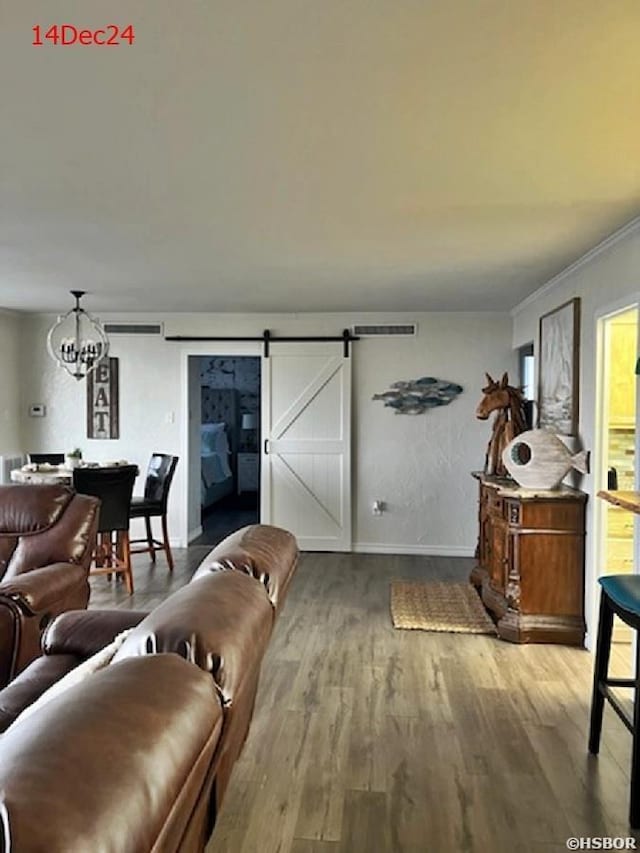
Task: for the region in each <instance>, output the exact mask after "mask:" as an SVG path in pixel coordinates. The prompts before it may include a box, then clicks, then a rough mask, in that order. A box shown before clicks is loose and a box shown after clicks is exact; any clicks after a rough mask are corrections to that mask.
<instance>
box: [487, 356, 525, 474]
mask: <svg viewBox="0 0 640 853" xmlns="http://www.w3.org/2000/svg"><path fill="white" fill-rule="evenodd" d="M485 376H486V377H487V384H486V385H485V387H484V388H483V389H482V394H483V396H482V399H481V400H480V402H479V403H478V406H477V408H476V417H477V418H478V419H479V420H481V421H486V420H487V418H488V417H489V415H490V414H491V412H496V413H497V414H496V416H495V418H494V421H493V428H492V433H491V438H490V440H489V444H488V446H487V454H486V456H485V461H484V473H485V474H489V475H494V476H498V477H505V476H507V471H506V469H505V467H504V465H503V464H502V451H503V450H504V448H505V447H506V446H507V444H509V442H510V441H511V440H512V439H513V438H515V437H516V436H517V435H520V433H521V432H524V431H525V430H526V429H527V424H526V417H525V412H524V400H523V398H522V391H521V390H520V388H515V387H514V386H513V385H509V375H508V374H507V373H504V374H503V375H502V379H501V380H500V381H499V382H497V381H496V380H495V379H492V378H491V376H490V375H489V374H488V373H485Z"/></svg>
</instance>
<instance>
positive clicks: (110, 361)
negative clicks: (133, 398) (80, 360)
mask: <svg viewBox="0 0 640 853" xmlns="http://www.w3.org/2000/svg"><path fill="white" fill-rule="evenodd" d="M87 438H120V422H119V418H118V359H117V358H103V359H102V361H101V362H99V364H98V366H97V367H96V369H95V370H94V371H92V372H91V373H90V374H89V376H88V377H87Z"/></svg>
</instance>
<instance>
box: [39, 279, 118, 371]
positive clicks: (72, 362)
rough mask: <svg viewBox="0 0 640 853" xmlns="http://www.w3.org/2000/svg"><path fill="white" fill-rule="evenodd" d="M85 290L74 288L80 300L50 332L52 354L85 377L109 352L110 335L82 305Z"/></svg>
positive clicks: (48, 344) (70, 369)
mask: <svg viewBox="0 0 640 853" xmlns="http://www.w3.org/2000/svg"><path fill="white" fill-rule="evenodd" d="M85 292H86V291H84V290H72V291H71V295H72V296H74V297H75V300H76V304H75V306H74V307H73V308H71V310H69V311H67V313H66V314H64V315H61V316H59V317H58V319H57V320H56V322H55V323H54V324H53V326H52V327H51V328H50V329H49V334H48V335H47V348H48V350H49V355H50V356H51V358H53V359H54V360H55V361H57V362H58V364H59V365H60V367H64V369H65V370H66V371H67V373H69V374H70V375H71V376H74V377H75V378H76V379H84V378H85V376H88V375H89V373H91V371H92V370H94V369H95V368H96V367H97V365H98V362H99V361H100V359H102V358H104V357H105V356H106V355H107V354H108V352H109V338H108V337H107V333H106V332H105V330H104V329H103V328H102V326H101V325H100V322H99V321H98V320H97V319H96V318H95V317H92V316H91V314H89V312H88V311H85V310H84V308H81V307H80V300H81V299H82V297H83V296H84V295H85Z"/></svg>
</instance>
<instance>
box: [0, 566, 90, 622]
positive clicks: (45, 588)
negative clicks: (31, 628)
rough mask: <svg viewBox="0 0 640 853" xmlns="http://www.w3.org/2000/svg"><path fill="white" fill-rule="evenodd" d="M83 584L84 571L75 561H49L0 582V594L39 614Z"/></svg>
mask: <svg viewBox="0 0 640 853" xmlns="http://www.w3.org/2000/svg"><path fill="white" fill-rule="evenodd" d="M83 583H87V570H86V569H85V568H83V567H82V566H78V565H77V564H76V563H52V564H51V565H50V566H43V567H42V568H40V569H33V571H30V572H25V573H24V574H22V575H16V576H15V577H12V578H10V579H9V580H6V581H3V582H2V583H0V595H3V596H6V597H7V598H10V599H11V600H12V601H15V602H16V603H17V604H18V605H19V606H20V607H21V608H22V609H23V610H24V611H26V612H27V613H29V614H31V615H35V614H36V613H42V611H45V610H47V609H49V608H50V607H51V606H52V605H53V604H55V603H56V602H58V601H60V599H63V598H65V597H66V596H68V595H69V592H70V590H73V589H74V588H75V587H77V586H80V585H82V584H83Z"/></svg>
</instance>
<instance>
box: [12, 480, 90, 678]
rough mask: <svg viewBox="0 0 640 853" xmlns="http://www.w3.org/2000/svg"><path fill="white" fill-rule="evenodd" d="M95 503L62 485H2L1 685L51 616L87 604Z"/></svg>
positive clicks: (34, 652)
mask: <svg viewBox="0 0 640 853" xmlns="http://www.w3.org/2000/svg"><path fill="white" fill-rule="evenodd" d="M99 505H100V502H99V501H97V500H96V499H95V498H89V497H86V496H85V495H76V494H75V493H74V492H73V491H72V490H71V489H68V488H67V487H66V486H59V485H51V486H45V485H38V486H35V485H34V486H28V485H24V486H22V485H20V486H0V687H4V685H6V684H8V683H9V681H11V680H12V679H13V678H14V677H15V676H16V675H17V674H18V673H19V672H20V671H21V670H23V669H24V668H25V667H26V666H27V664H28V663H30V661H32V660H33V659H34V658H36V657H38V655H39V654H40V653H41V652H40V637H41V634H42V632H43V630H44V629H45V627H46V626H47V624H48V623H49V622H50V621H51V620H52V619H53V618H54V617H55V616H57V615H58V614H59V613H63V612H64V611H65V610H72V609H76V610H77V609H82V608H85V607H86V606H87V602H88V601H89V583H88V580H87V576H88V572H89V564H90V562H91V554H92V552H93V548H94V544H95V536H96V525H97V520H98V508H99Z"/></svg>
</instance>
